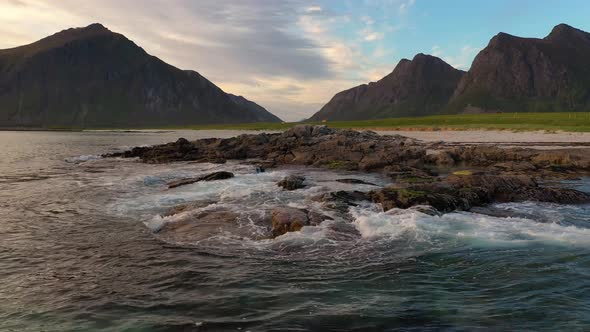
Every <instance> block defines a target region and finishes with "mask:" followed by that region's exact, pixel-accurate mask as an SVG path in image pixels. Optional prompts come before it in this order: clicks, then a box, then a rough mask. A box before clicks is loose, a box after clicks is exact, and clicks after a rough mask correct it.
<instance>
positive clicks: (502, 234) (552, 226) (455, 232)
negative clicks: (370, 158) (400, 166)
mask: <svg viewBox="0 0 590 332" xmlns="http://www.w3.org/2000/svg"><path fill="white" fill-rule="evenodd" d="M351 213H352V215H353V217H354V225H355V226H356V228H357V229H358V231H359V232H360V233H361V235H362V236H363V237H365V238H397V239H399V238H404V239H406V240H412V241H416V242H430V243H432V242H434V241H440V240H445V241H447V242H455V241H459V242H461V243H463V244H468V245H472V246H484V247H487V246H514V245H523V244H529V243H539V242H541V243H548V244H556V245H581V246H586V245H590V229H588V228H581V227H576V226H571V225H562V224H559V223H555V222H551V223H542V222H537V221H535V220H531V219H523V218H498V217H491V216H487V215H482V214H477V213H469V212H457V213H449V214H445V215H442V216H431V215H427V214H424V213H421V212H418V211H415V210H412V209H409V210H397V209H394V210H391V211H388V212H387V213H385V212H380V211H374V210H371V209H366V208H354V209H351Z"/></svg>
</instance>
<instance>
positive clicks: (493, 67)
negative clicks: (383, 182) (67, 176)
mask: <svg viewBox="0 0 590 332" xmlns="http://www.w3.org/2000/svg"><path fill="white" fill-rule="evenodd" d="M565 111H567V112H571V111H590V34H589V33H587V32H584V31H582V30H578V29H576V28H573V27H571V26H568V25H566V24H560V25H558V26H556V27H555V28H553V30H552V31H551V33H550V34H549V35H548V36H547V37H545V38H543V39H536V38H521V37H515V36H511V35H508V34H506V33H499V34H498V35H496V36H495V37H494V38H492V40H491V41H490V43H489V44H488V46H487V47H486V48H485V49H483V50H482V51H481V52H480V53H479V54H478V55H477V56H476V57H475V60H474V61H473V64H472V66H471V69H470V70H469V71H468V72H467V73H464V72H462V71H459V70H457V69H454V68H452V67H451V66H450V65H448V64H446V63H445V62H444V61H442V60H441V59H438V58H436V57H433V56H428V55H423V54H418V55H416V57H414V59H413V60H412V61H409V60H405V59H404V60H401V61H400V62H399V64H398V65H397V66H396V67H395V69H394V71H393V72H392V73H391V74H389V75H387V76H386V77H384V78H383V79H381V80H380V81H378V82H375V83H369V84H368V85H367V84H363V85H360V86H358V87H355V88H352V89H349V90H345V91H342V92H339V93H338V94H336V95H335V96H334V97H333V98H332V99H331V100H330V102H328V103H327V104H326V105H325V106H324V107H322V109H321V110H320V111H319V112H317V113H316V114H314V115H313V117H312V118H311V120H313V121H321V120H362V119H376V118H387V117H401V116H422V115H433V114H444V113H446V114H455V113H489V112H565Z"/></svg>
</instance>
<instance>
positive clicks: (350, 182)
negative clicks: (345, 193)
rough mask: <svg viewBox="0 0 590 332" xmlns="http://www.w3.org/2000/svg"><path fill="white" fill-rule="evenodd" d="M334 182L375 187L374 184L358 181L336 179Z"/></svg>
mask: <svg viewBox="0 0 590 332" xmlns="http://www.w3.org/2000/svg"><path fill="white" fill-rule="evenodd" d="M336 182H341V183H349V184H366V185H369V186H376V184H374V183H370V182H366V181H363V180H359V179H337V180H336Z"/></svg>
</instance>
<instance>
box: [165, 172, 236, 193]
mask: <svg viewBox="0 0 590 332" xmlns="http://www.w3.org/2000/svg"><path fill="white" fill-rule="evenodd" d="M233 177H234V174H233V173H231V172H225V171H221V172H214V173H211V174H207V175H205V176H200V177H197V178H189V179H182V180H178V181H173V182H170V183H168V189H172V188H176V187H180V186H185V185H187V184H193V183H196V182H201V181H215V180H225V179H230V178H233Z"/></svg>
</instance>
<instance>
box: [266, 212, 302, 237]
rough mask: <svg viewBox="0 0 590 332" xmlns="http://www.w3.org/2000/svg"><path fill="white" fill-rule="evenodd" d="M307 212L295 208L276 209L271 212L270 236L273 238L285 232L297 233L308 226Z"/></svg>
mask: <svg viewBox="0 0 590 332" xmlns="http://www.w3.org/2000/svg"><path fill="white" fill-rule="evenodd" d="M309 224H310V222H309V218H308V216H307V212H306V211H303V210H299V209H295V208H288V207H284V208H276V209H274V210H272V212H271V225H272V235H273V236H274V237H277V236H280V235H283V234H285V233H287V232H297V231H299V230H301V228H302V227H303V226H307V225H309Z"/></svg>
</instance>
